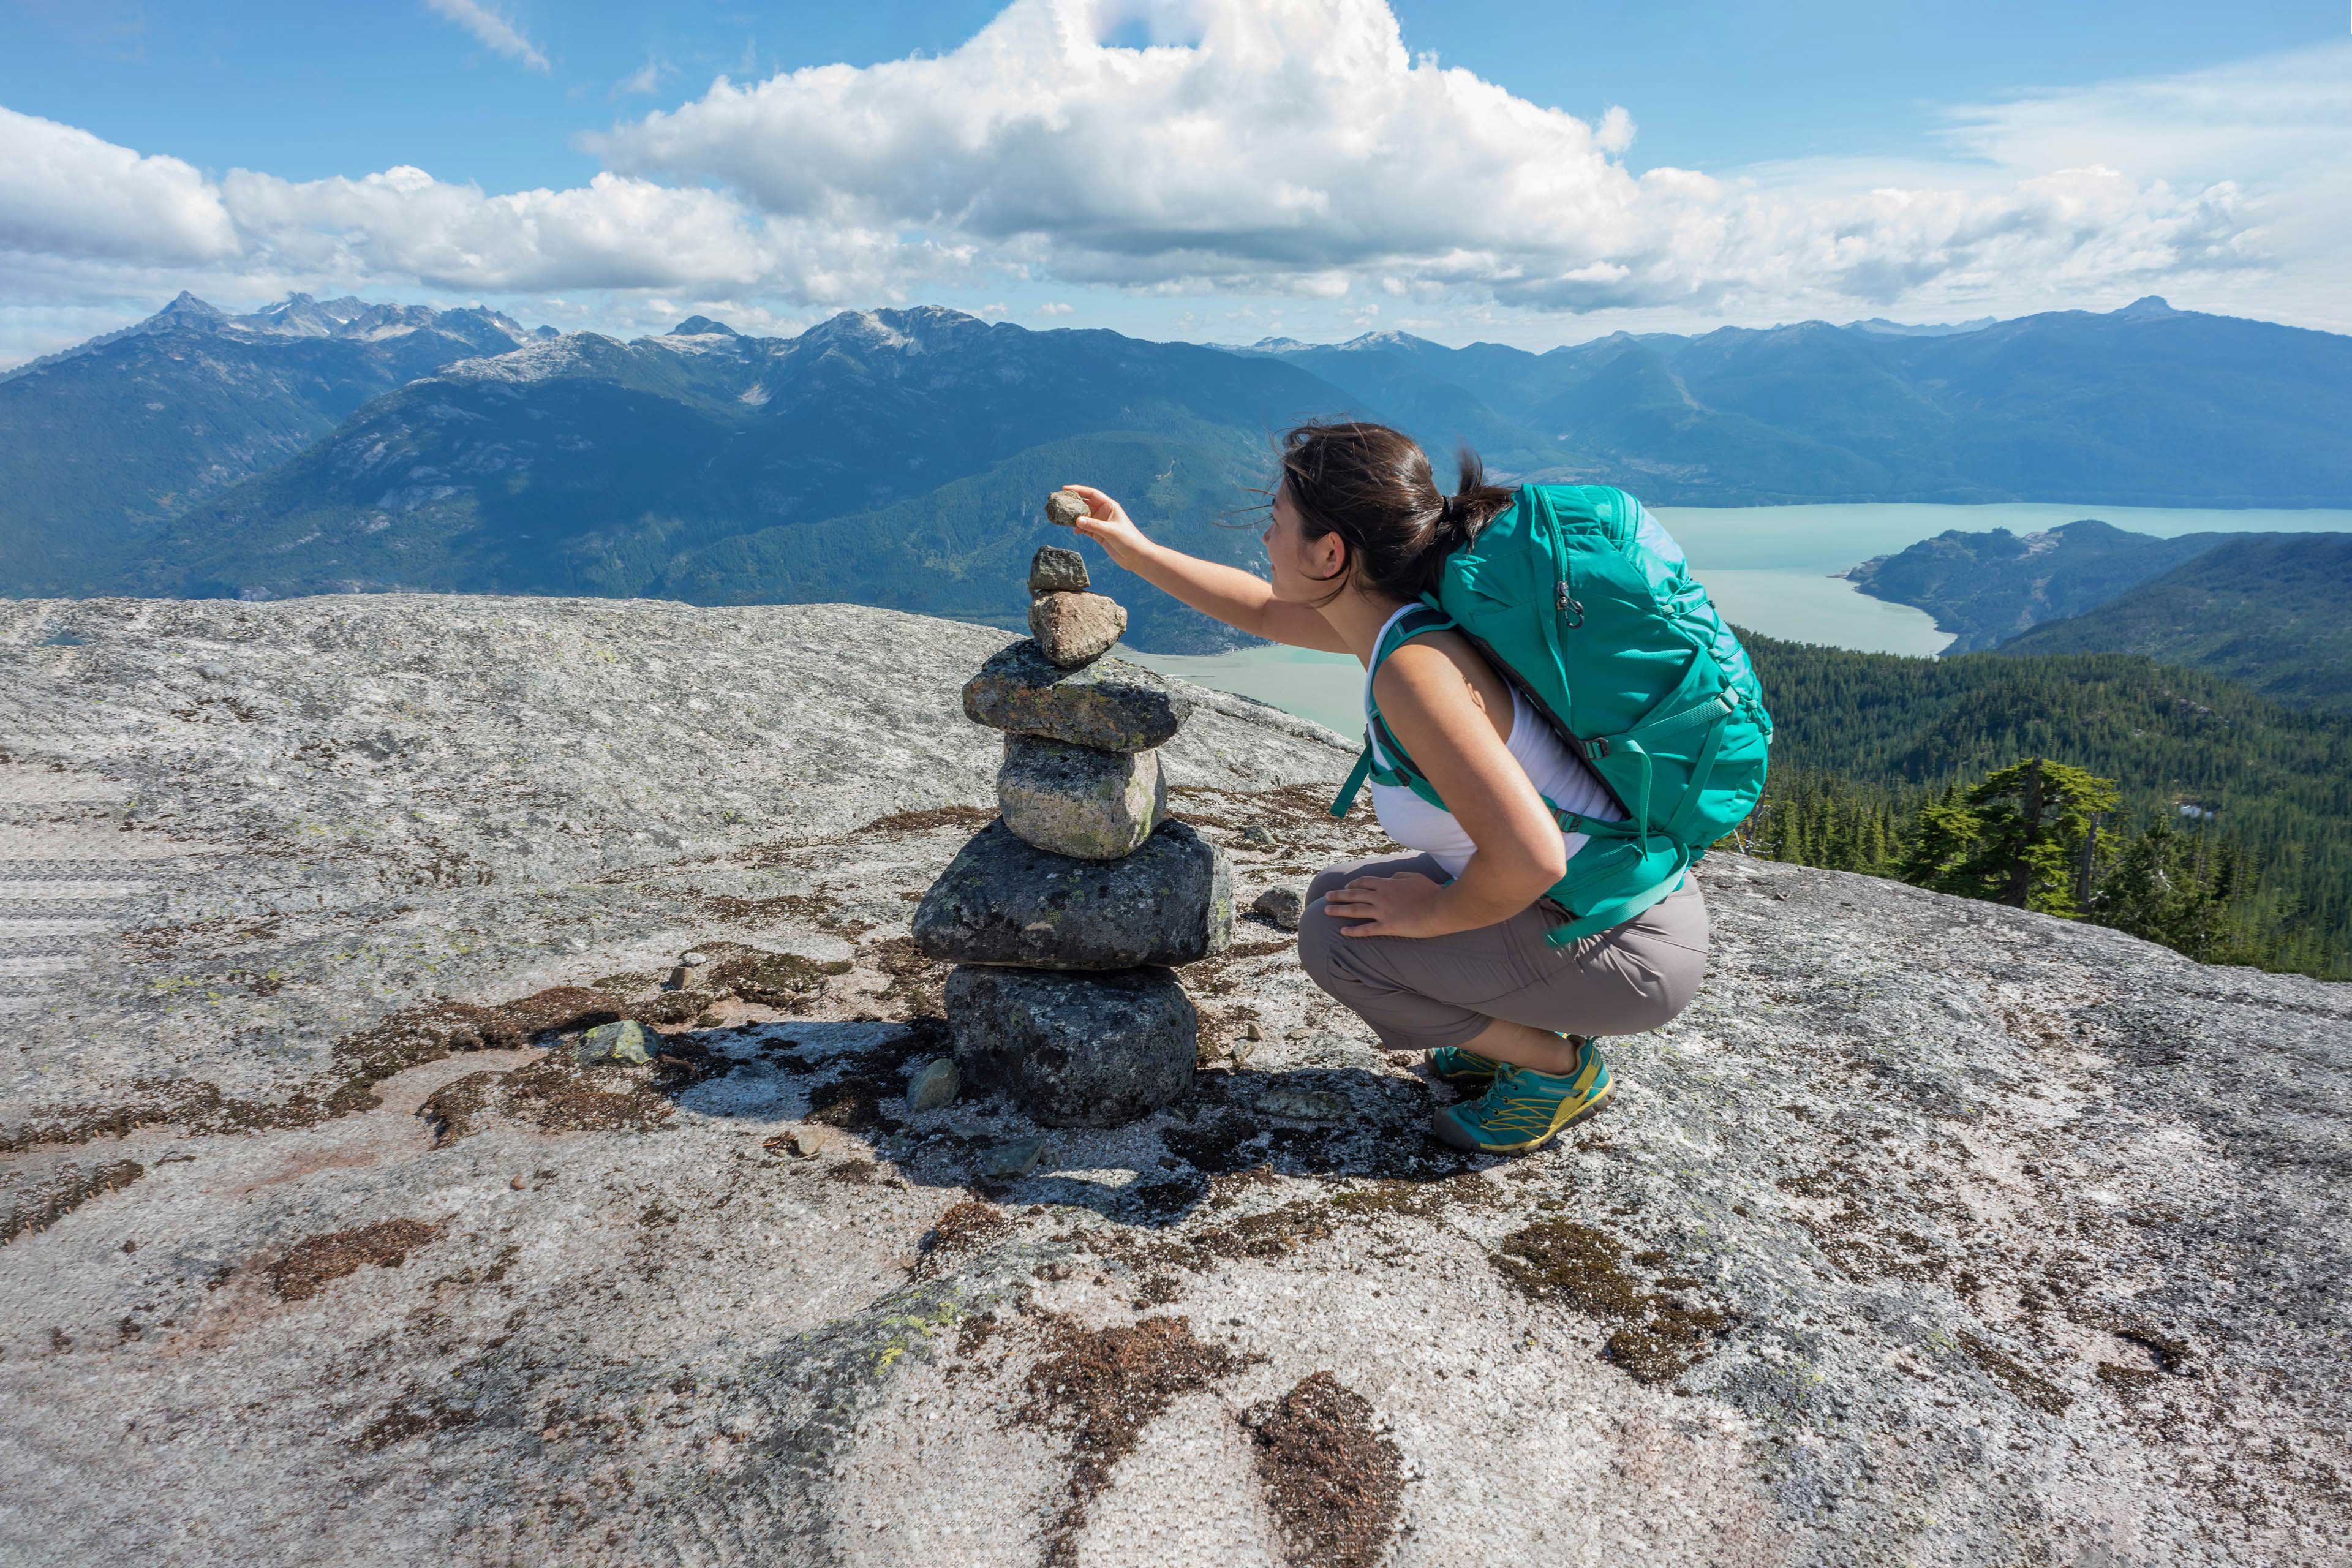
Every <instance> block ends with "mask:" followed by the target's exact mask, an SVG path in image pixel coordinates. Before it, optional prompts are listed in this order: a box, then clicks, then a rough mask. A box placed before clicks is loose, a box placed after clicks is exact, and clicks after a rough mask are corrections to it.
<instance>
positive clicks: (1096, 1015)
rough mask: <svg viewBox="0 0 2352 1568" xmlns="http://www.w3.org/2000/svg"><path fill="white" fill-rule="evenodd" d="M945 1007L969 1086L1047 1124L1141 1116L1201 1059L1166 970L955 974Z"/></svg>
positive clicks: (1183, 1081) (1182, 1083) (1196, 1031)
mask: <svg viewBox="0 0 2352 1568" xmlns="http://www.w3.org/2000/svg"><path fill="white" fill-rule="evenodd" d="M947 1011H948V1026H949V1028H950V1030H952V1031H953V1033H954V1036H955V1049H956V1059H957V1060H958V1061H960V1062H961V1063H962V1064H963V1065H964V1067H965V1068H967V1070H969V1071H970V1073H971V1078H972V1081H973V1082H975V1083H979V1084H983V1085H985V1086H987V1087H989V1088H992V1089H1001V1090H1003V1092H1004V1093H1005V1094H1006V1095H1007V1096H1009V1097H1010V1098H1011V1099H1012V1100H1013V1103H1014V1104H1016V1105H1018V1106H1019V1107H1020V1108H1021V1110H1023V1111H1024V1112H1026V1113H1027V1114H1028V1115H1029V1116H1030V1117H1031V1118H1032V1119H1033V1120H1034V1121H1042V1122H1044V1123H1045V1125H1047V1126H1048V1127H1116V1126H1118V1125H1119V1124H1120V1123H1121V1122H1125V1121H1134V1120H1135V1119H1136V1118H1137V1117H1139V1116H1144V1115H1148V1114H1149V1113H1150V1112H1151V1111H1153V1110H1158V1109H1159V1108H1160V1106H1163V1105H1165V1104H1167V1103H1168V1102H1169V1101H1170V1100H1173V1099H1175V1098H1176V1097H1177V1096H1178V1095H1180V1094H1181V1093H1183V1092H1184V1090H1185V1089H1186V1088H1188V1087H1189V1086H1190V1085H1191V1084H1192V1069H1193V1067H1194V1065H1195V1062H1196V1061H1197V1059H1198V1057H1199V1054H1200V1020H1199V1017H1198V1016H1196V1015H1195V1014H1194V1013H1193V1011H1192V998H1191V997H1189V996H1187V995H1185V994H1184V987H1183V986H1181V985H1180V984H1177V981H1176V977H1175V975H1173V974H1171V973H1169V972H1168V971H1167V970H1165V969H1125V970H1118V971H1116V972H1114V973H1108V974H1055V973H1047V972H1043V971H1038V970H1031V969H991V968H983V967H971V968H964V969H959V970H957V971H956V972H955V973H953V974H950V975H949V976H948V984H947Z"/></svg>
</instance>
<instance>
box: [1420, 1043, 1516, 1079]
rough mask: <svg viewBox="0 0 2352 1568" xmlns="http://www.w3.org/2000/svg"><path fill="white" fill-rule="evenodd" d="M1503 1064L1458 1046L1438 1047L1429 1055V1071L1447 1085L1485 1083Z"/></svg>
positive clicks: (1492, 1077)
mask: <svg viewBox="0 0 2352 1568" xmlns="http://www.w3.org/2000/svg"><path fill="white" fill-rule="evenodd" d="M1502 1065H1503V1064H1502V1063H1500V1062H1498V1061H1496V1059H1495V1058H1492V1057H1482V1056H1480V1055H1479V1054H1478V1053H1477V1052H1475V1051H1470V1050H1465V1049H1463V1048H1462V1047H1460V1046H1440V1047H1437V1048H1436V1049H1435V1050H1433V1051H1432V1052H1430V1053H1429V1070H1430V1071H1431V1072H1432V1073H1433V1074H1434V1075H1435V1076H1436V1077H1439V1078H1442V1079H1444V1080H1445V1081H1446V1082H1448V1083H1487V1082H1491V1081H1492V1080H1493V1079H1494V1077H1495V1069H1496V1068H1499V1067H1501V1066H1502Z"/></svg>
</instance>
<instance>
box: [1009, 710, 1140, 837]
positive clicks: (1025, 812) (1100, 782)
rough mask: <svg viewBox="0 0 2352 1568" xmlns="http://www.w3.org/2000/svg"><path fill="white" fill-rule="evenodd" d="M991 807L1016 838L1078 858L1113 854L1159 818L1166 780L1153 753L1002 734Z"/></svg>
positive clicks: (1031, 736) (1032, 736)
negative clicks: (1100, 749)
mask: <svg viewBox="0 0 2352 1568" xmlns="http://www.w3.org/2000/svg"><path fill="white" fill-rule="evenodd" d="M996 808H997V810H998V811H1000V812H1001V813H1003V816H1004V826H1007V827H1009V828H1011V829H1013V833H1014V834H1015V835H1017V836H1018V837H1020V838H1021V839H1022V841H1023V842H1024V843H1027V844H1034V845H1035V846H1036V847H1038V848H1040V849H1050V850H1052V851H1053V852H1054V853H1055V854H1056V855H1068V856H1072V857H1075V858H1077V859H1080V860H1116V859H1118V858H1119V857H1120V856H1122V855H1127V854H1131V853H1132V852H1133V851H1134V850H1136V849H1137V848H1139V847H1140V846H1141V845H1142V843H1143V841H1144V840H1145V839H1146V838H1149V837H1151V830H1152V829H1153V828H1155V827H1157V826H1160V823H1161V822H1162V821H1163V820H1165V819H1166V817H1167V816H1168V784H1167V781H1166V778H1165V776H1164V775H1163V774H1162V773H1160V753H1159V752H1097V751H1096V750H1094V749H1093V748H1092V747H1090V746H1066V745H1064V744H1063V743H1062V742H1059V741H1045V740H1040V739H1038V738H1037V737H1036V736H1034V735H1007V736H1006V737H1005V738H1004V765H1003V767H1001V768H999V769H997V771H996Z"/></svg>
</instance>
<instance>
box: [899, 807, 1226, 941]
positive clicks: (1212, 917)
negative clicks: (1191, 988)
mask: <svg viewBox="0 0 2352 1568" xmlns="http://www.w3.org/2000/svg"><path fill="white" fill-rule="evenodd" d="M914 934H915V945H916V946H917V947H918V948H919V949H920V950H921V951H922V952H923V954H924V956H926V957H929V958H935V959H938V960H940V962H942V963H1012V964H1024V965H1027V966H1029V967H1032V968H1036V969H1133V968H1137V967H1139V966H1143V965H1157V964H1175V963H1192V962H1193V961H1194V960H1196V959H1202V958H1206V957H1208V956H1209V955H1210V954H1211V953H1213V952H1223V951H1224V950H1225V948H1226V947H1227V946H1228V945H1229V944H1230V943H1231V942H1232V941H1233V934H1234V887H1233V870H1232V868H1231V867H1230V866H1229V865H1228V863H1227V862H1226V860H1225V857H1224V853H1223V851H1222V850H1220V849H1218V848H1217V847H1215V846H1214V845H1213V844H1210V843H1209V842H1208V841H1207V840H1205V839H1203V838H1202V837H1201V836H1200V835H1199V834H1197V833H1195V832H1193V831H1192V829H1191V828H1190V827H1187V826H1185V825H1184V824H1182V823H1181V822H1170V823H1166V824H1164V825H1162V826H1160V830H1159V831H1158V832H1156V833H1154V834H1152V835H1151V837H1149V838H1146V839H1145V840H1144V841H1143V844H1142V847H1140V848H1139V849H1137V850H1136V851H1135V853H1133V854H1132V855H1129V856H1127V857H1125V858H1122V859H1118V860H1078V859H1073V858H1070V857H1069V856H1066V855H1055V854H1052V853H1049V852H1048V851H1046V850H1044V849H1040V848H1037V847H1035V846H1034V845H1030V844H1024V843H1023V842H1022V841H1021V839H1020V838H1019V837H1016V836H1015V835H1014V834H1013V830H1012V829H1011V828H1009V827H1007V826H1004V824H1003V822H1001V821H999V822H992V823H990V824H989V825H988V826H986V827H984V828H982V829H981V830H980V832H979V833H978V834H976V835H975V836H973V837H972V839H971V842H970V843H968V844H966V845H965V846H964V847H963V848H962V849H961V850H960V851H958V852H957V854H956V858H954V859H953V860H951V861H950V862H949V863H948V868H947V869H946V870H945V871H943V872H941V873H940V879H939V880H938V881H936V882H934V883H932V884H931V887H930V890H929V892H927V893H925V894H924V895H923V901H922V902H921V903H920V904H919V905H918V906H917V907H916V910H915V932H914Z"/></svg>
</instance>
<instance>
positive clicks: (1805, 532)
mask: <svg viewBox="0 0 2352 1568" xmlns="http://www.w3.org/2000/svg"><path fill="white" fill-rule="evenodd" d="M1651 510H1653V511H1654V512H1655V513H1656V514H1657V518H1658V521H1660V522H1662V523H1664V524H1665V526H1666V530H1667V531H1669V532H1671V533H1672V534H1673V535H1674V536H1675V538H1676V539H1677V540H1679V541H1680V542H1682V546H1683V549H1684V550H1685V552H1687V553H1688V554H1689V556H1690V561H1691V566H1692V569H1693V570H1694V571H1696V573H1697V574H1698V576H1699V578H1700V580H1701V581H1702V582H1704V583H1705V584H1706V587H1707V592H1708V594H1709V595H1711V596H1712V597H1713V598H1714V600H1715V602H1716V604H1717V605H1719V606H1721V608H1722V610H1723V613H1724V616H1725V617H1726V618H1727V619H1728V620H1730V621H1732V622H1734V623H1735V624H1737V625H1739V626H1748V627H1752V628H1754V629H1755V630H1757V631H1759V632H1762V633H1764V634H1765V635H1767V636H1768V637H1784V638H1787V639H1789V640H1790V641H1796V642H1818V643H1828V644H1831V645H1832V646H1833V647H1850V648H1858V649H1861V650H1863V651H1864V652H1868V653H1901V654H1915V655H1918V656H1922V657H1926V656H1930V655H1933V654H1936V653H1939V652H1941V651H1942V650H1943V648H1944V647H1945V645H1946V644H1948V643H1949V642H1950V641H1951V638H1950V637H1948V636H1947V635H1946V634H1944V633H1943V632H1940V631H1937V629H1936V623H1935V621H1934V619H1933V617H1931V616H1928V615H1927V612H1926V611H1924V610H1915V609H1913V608H1911V607H1910V606H1909V605H1890V604H1887V603H1885V602H1884V601H1882V600H1878V599H1874V598H1871V597H1869V596H1868V595H1864V594H1858V593H1856V592H1854V590H1853V585H1852V584H1849V583H1847V582H1846V581H1845V580H1844V579H1843V578H1842V577H1834V576H1832V575H1831V574H1832V573H1835V572H1843V571H1844V570H1845V569H1846V568H1847V567H1849V566H1852V565H1853V564H1855V563H1858V562H1862V561H1867V560H1868V559H1870V558H1871V557H1872V556H1874V555H1892V554H1894V553H1895V552H1896V551H1899V550H1901V549H1903V548H1904V547H1905V546H1906V545H1910V544H1916V543H1917V542H1919V541H1920V540H1923V539H1932V538H1934V537H1935V536H1936V535H1937V534H1939V533H1941V532H1943V531H1945V530H1947V529H1955V528H1956V529H1959V530H1962V531H1966V532H1969V533H1980V532H1983V531H1986V530H1988V529H1993V528H2006V529H2008V530H2009V531H2011V532H2012V533H2032V532H2035V531H2038V530H2041V529H2045V528H2050V527H2053V526H2055V525H2056V524H2058V523H2062V522H2073V521H2075V520H2076V519H2078V518H2086V517H2089V518H2097V519H2099V520H2100V521H2103V522H2109V523H2113V524H2114V525H2115V526H2116V527H2117V528H2122V529H2128V530H2130V531H2133V532H2135V533H2153V534H2157V535H2159V536H2161V537H2163V538H2167V539H2169V538H2173V537H2176V536H2177V535H2179V534H2183V533H2352V510H2294V511H2286V510H2245V511H2219V510H2202V509H2198V508H2189V507H2179V508H2174V507H2134V506H2108V507H2101V506H2078V505H2072V504H2069V503H2066V502H2063V501H2009V502H2002V503H2000V504H1996V505H1990V506H1926V505H1885V506H1746V507H1689V506H1673V507H1668V506H1661V507H1653V508H1652V509H1651ZM1119 651H1120V652H1121V654H1122V655H1123V656H1124V657H1126V658H1131V659H1133V660H1135V661H1136V662H1137V663H1138V664H1141V665H1146V666H1149V667H1150V668H1153V669H1157V670H1160V671H1162V672H1164V673H1166V674H1170V675H1179V676H1182V677H1183V678H1184V679H1187V680H1194V681H1198V682H1200V683H1201V684H1202V685H1203V686H1209V687H1214V688H1216V689H1219V690H1223V691H1232V692H1235V693H1238V694H1239V695H1241V696H1244V697H1255V698H1257V699H1258V700H1261V701H1265V702H1271V703H1273V704H1274V705H1275V706H1276V707H1277V708H1281V709H1284V710H1287V711H1289V712H1292V713H1296V714H1297V715H1298V716H1299V717H1301V718H1303V719H1312V720H1315V721H1317V722H1318V723H1323V724H1328V725H1330V726H1331V727H1332V728H1333V729H1335V730H1338V731H1340V732H1341V733H1343V734H1353V733H1354V732H1355V731H1358V730H1360V729H1361V728H1362V727H1363V721H1362V720H1361V719H1360V717H1359V716H1358V715H1359V714H1360V711H1361V710H1360V694H1361V689H1362V685H1363V670H1362V668H1361V667H1360V666H1359V665H1358V664H1357V663H1356V661H1355V660H1354V659H1352V658H1349V657H1347V656H1346V655H1344V654H1333V653H1315V652H1312V651H1309V650H1307V649H1306V648H1294V647H1252V648H1240V649H1236V650H1235V651H1234V652H1232V653H1221V654H1150V653H1136V652H1134V651H1132V650H1130V649H1126V648H1122V649H1120V650H1119Z"/></svg>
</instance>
